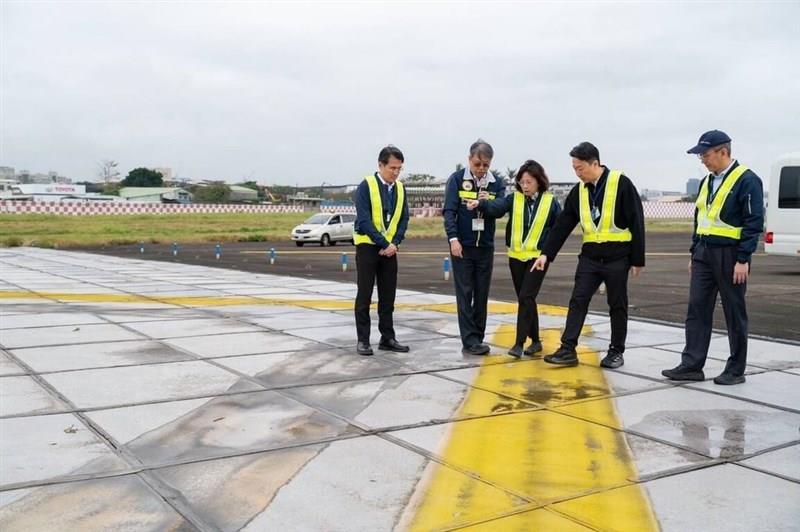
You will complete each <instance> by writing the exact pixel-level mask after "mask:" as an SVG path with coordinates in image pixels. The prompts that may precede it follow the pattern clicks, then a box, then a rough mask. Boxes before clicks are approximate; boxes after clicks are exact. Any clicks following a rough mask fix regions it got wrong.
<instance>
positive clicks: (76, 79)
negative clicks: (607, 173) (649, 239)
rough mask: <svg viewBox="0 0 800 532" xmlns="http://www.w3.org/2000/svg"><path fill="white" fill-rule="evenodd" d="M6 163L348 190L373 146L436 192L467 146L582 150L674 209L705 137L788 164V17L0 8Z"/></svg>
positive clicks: (223, 6)
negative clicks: (583, 144)
mask: <svg viewBox="0 0 800 532" xmlns="http://www.w3.org/2000/svg"><path fill="white" fill-rule="evenodd" d="M0 6H2V7H0V10H2V27H1V28H0V30H1V31H0V40H1V42H0V44H2V52H1V53H2V57H1V59H2V67H1V68H2V77H1V78H0V84H1V85H2V87H1V88H2V91H1V95H0V98H1V99H2V101H1V102H0V103H1V105H2V108H1V109H0V113H1V114H0V120H2V138H0V165H3V166H13V167H15V168H16V169H17V170H20V169H27V170H30V171H31V172H47V171H49V170H54V171H58V172H59V173H60V174H63V175H66V176H68V177H71V178H73V179H75V180H79V179H85V178H89V179H91V180H95V179H96V174H97V166H98V162H99V161H100V160H101V159H114V160H116V161H118V162H119V163H120V169H121V170H122V172H123V175H125V174H126V173H127V172H128V171H129V170H130V169H132V168H135V167H138V166H147V167H154V166H166V167H171V168H172V169H173V171H174V172H175V173H177V174H178V175H180V176H185V177H190V178H196V179H203V178H222V179H226V180H228V181H231V182H235V181H240V180H243V179H254V180H257V181H259V182H260V183H264V184H269V183H279V184H291V185H294V184H301V185H303V184H305V185H318V184H321V183H322V182H323V181H324V182H328V183H335V184H339V183H354V182H357V181H358V180H359V179H360V178H361V177H362V176H363V175H365V174H366V173H369V172H371V171H373V170H374V168H375V164H376V162H375V161H376V159H377V153H378V151H379V150H380V148H381V147H382V146H384V145H386V144H387V143H391V144H394V145H396V146H398V147H400V148H401V149H402V150H403V152H404V154H405V157H406V164H405V172H406V173H430V174H434V175H436V176H438V177H447V176H448V175H449V174H450V173H451V172H452V171H453V169H454V167H455V165H456V164H457V163H459V162H461V163H463V162H465V161H466V154H467V150H468V147H469V144H470V143H471V142H472V141H474V140H475V139H476V138H478V137H482V138H484V139H486V140H487V141H489V142H490V143H491V144H492V145H493V146H494V148H495V160H494V164H493V166H494V167H496V168H500V169H503V170H505V168H507V167H518V166H519V165H520V164H521V163H522V162H523V161H524V160H525V159H528V158H533V159H536V160H538V161H539V162H541V163H542V164H543V165H544V166H545V168H546V169H547V171H548V173H549V175H550V178H551V180H553V181H564V180H574V179H575V176H574V174H573V173H572V170H571V166H570V159H569V155H568V152H569V150H570V148H571V147H572V146H574V145H575V144H577V143H578V142H580V141H582V140H589V141H591V142H593V143H595V144H596V145H597V146H598V147H599V149H600V154H601V158H602V159H603V162H604V163H606V164H608V165H609V166H612V167H616V168H620V169H622V170H624V171H625V172H626V173H627V174H628V175H629V176H631V177H632V179H633V180H634V182H635V183H636V184H637V186H638V187H639V188H640V189H642V188H660V189H662V190H683V189H684V186H685V181H686V179H687V178H689V177H699V176H700V175H701V173H702V171H701V167H700V165H699V161H698V160H697V159H696V158H694V157H693V156H689V155H686V153H685V152H686V149H688V148H689V147H690V146H692V145H693V144H694V143H695V142H696V141H697V137H698V136H699V135H700V133H702V132H703V131H705V130H708V129H714V128H718V129H722V130H724V131H726V132H727V133H728V134H729V135H730V136H731V137H732V138H733V141H734V144H733V146H734V155H735V156H737V157H738V158H739V159H740V160H741V161H742V162H743V163H745V164H747V165H748V166H750V167H752V168H753V169H754V170H755V171H756V172H757V173H758V174H760V175H761V176H762V178H764V179H765V184H766V181H768V179H767V177H768V174H769V170H770V165H771V163H772V160H773V159H774V158H775V157H776V156H778V155H780V154H782V153H786V152H789V151H798V150H800V70H798V62H799V61H800V1H797V0H795V1H793V2H780V3H779V2H771V3H770V2H753V3H747V2H739V3H736V2H718V3H704V4H697V3H694V2H687V3H675V2H669V3H661V4H644V3H641V4H635V3H624V4H623V3H588V2H586V3H571V4H564V3H505V4H502V3H501V4H498V3H491V4H489V3H485V4H484V3H466V2H453V3H444V2H442V3H430V2H425V3H381V4H374V3H342V2H325V3H320V2H315V3H297V2H292V3H266V2H247V3H244V2H242V3H231V2H225V3H215V2H203V3H200V2H184V3H176V2H68V1H60V2H52V3H51V2H35V3H34V2H9V1H7V0H3V1H2V2H0Z"/></svg>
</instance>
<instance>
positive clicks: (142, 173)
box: [122, 168, 164, 187]
mask: <svg viewBox="0 0 800 532" xmlns="http://www.w3.org/2000/svg"><path fill="white" fill-rule="evenodd" d="M163 185H164V176H162V175H161V172H156V171H155V170H150V169H149V168H134V169H133V170H131V171H130V172H128V176H127V177H126V178H125V179H123V180H122V186H123V187H160V186H163Z"/></svg>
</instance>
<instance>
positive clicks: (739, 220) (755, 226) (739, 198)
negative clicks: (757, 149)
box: [690, 161, 764, 263]
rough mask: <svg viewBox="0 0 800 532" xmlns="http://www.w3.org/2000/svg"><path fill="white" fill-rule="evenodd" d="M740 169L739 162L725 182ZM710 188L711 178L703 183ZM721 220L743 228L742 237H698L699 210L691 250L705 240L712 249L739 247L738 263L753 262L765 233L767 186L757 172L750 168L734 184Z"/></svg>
mask: <svg viewBox="0 0 800 532" xmlns="http://www.w3.org/2000/svg"><path fill="white" fill-rule="evenodd" d="M737 166H739V162H738V161H736V162H734V163H733V166H731V169H730V171H729V172H728V174H727V175H726V176H725V179H727V178H728V175H729V174H730V173H731V172H732V171H733V169H734V168H736V167H737ZM723 182H724V179H723ZM706 186H708V176H706V178H705V179H703V181H702V183H700V187H701V189H700V190H702V187H706ZM720 186H721V185H720ZM718 190H719V189H718ZM719 217H720V219H721V220H722V221H723V222H725V223H726V224H728V225H732V226H734V227H741V228H742V238H741V239H740V240H736V239H735V238H727V237H724V236H714V235H702V236H701V235H698V234H697V208H695V210H694V233H692V247H691V248H690V251H692V252H694V248H695V247H697V244H698V243H699V242H701V241H702V242H705V243H706V244H707V245H709V246H737V250H736V261H737V262H742V263H744V262H750V256H751V255H752V254H753V252H755V250H756V247H758V236H759V235H760V234H761V232H762V231H763V230H764V185H763V184H762V183H761V178H759V177H758V176H757V175H756V174H755V172H753V171H752V170H750V169H748V170H747V171H745V173H744V174H742V177H740V178H739V180H738V181H737V182H736V184H735V185H733V188H732V189H731V192H730V194H728V197H727V198H725V203H723V204H722V210H721V211H720V216H719Z"/></svg>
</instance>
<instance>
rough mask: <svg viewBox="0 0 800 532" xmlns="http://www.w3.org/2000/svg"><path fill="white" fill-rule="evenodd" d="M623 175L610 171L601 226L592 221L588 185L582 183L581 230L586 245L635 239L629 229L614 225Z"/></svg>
mask: <svg viewBox="0 0 800 532" xmlns="http://www.w3.org/2000/svg"><path fill="white" fill-rule="evenodd" d="M621 175H622V172H620V171H619V170H609V172H608V177H607V178H606V184H605V190H604V191H603V210H602V211H601V212H600V220H599V225H595V223H594V220H592V212H591V207H590V205H589V190H588V189H587V188H586V183H581V185H580V206H581V229H582V230H583V242H584V243H586V242H594V243H598V244H600V243H603V242H630V241H631V240H632V239H633V235H632V234H631V232H630V230H629V229H620V228H618V227H617V226H616V225H614V211H615V210H616V206H617V190H618V189H619V178H620V176H621Z"/></svg>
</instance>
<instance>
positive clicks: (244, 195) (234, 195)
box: [228, 185, 258, 203]
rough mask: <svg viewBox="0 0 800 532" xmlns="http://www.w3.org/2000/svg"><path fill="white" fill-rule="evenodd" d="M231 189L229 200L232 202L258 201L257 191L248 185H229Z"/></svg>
mask: <svg viewBox="0 0 800 532" xmlns="http://www.w3.org/2000/svg"><path fill="white" fill-rule="evenodd" d="M228 188H230V189H231V196H230V201H233V202H248V203H258V191H257V190H253V189H252V188H249V187H242V186H239V185H230V186H229V187H228Z"/></svg>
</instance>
